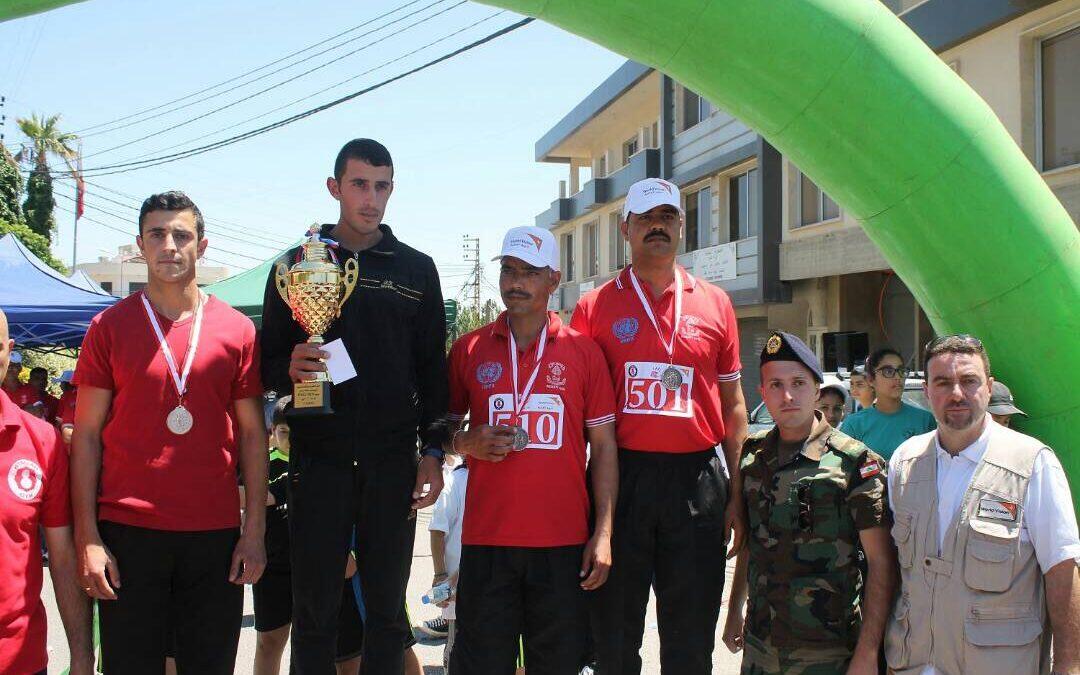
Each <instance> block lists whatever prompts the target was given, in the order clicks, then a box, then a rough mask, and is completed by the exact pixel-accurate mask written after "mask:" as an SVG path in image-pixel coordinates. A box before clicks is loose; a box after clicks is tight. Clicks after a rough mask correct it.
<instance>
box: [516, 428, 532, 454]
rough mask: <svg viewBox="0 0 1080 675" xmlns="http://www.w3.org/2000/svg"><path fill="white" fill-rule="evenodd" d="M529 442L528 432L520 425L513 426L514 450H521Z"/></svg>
mask: <svg viewBox="0 0 1080 675" xmlns="http://www.w3.org/2000/svg"><path fill="white" fill-rule="evenodd" d="M529 443H530V439H529V432H528V431H525V429H524V428H522V427H514V452H521V451H522V450H524V449H525V448H526V447H528V445H529Z"/></svg>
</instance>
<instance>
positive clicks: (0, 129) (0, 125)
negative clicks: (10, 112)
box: [0, 96, 7, 145]
mask: <svg viewBox="0 0 1080 675" xmlns="http://www.w3.org/2000/svg"><path fill="white" fill-rule="evenodd" d="M5 103H7V97H6V96H0V145H3V144H4V132H5V131H6V130H7V129H6V127H7V111H6V110H4V104H5Z"/></svg>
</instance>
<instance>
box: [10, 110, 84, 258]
mask: <svg viewBox="0 0 1080 675" xmlns="http://www.w3.org/2000/svg"><path fill="white" fill-rule="evenodd" d="M15 121H16V123H18V125H19V129H21V130H22V132H23V134H24V135H25V136H26V137H27V138H29V139H30V142H31V149H32V152H33V159H34V169H33V171H31V172H30V179H29V180H28V181H27V184H26V202H24V203H23V213H24V214H25V219H26V224H27V225H29V226H30V229H31V230H33V231H34V232H37V233H38V234H40V235H41V236H43V237H45V239H47V240H48V241H49V242H50V243H52V234H53V232H54V231H55V230H56V219H55V218H54V217H53V208H54V207H55V206H56V201H55V200H54V199H53V194H52V174H51V173H50V170H49V155H56V156H57V157H59V158H60V159H62V160H64V163H65V164H66V165H67V167H68V169H69V170H73V169H74V167H73V166H72V161H73V160H74V159H75V157H76V155H77V153H76V151H75V148H74V147H73V145H74V143H75V141H76V140H78V136H76V135H75V134H72V133H65V132H62V131H60V126H59V124H60V115H52V116H51V117H44V116H38V115H31V116H30V117H29V118H25V117H21V118H17V119H16V120H15ZM21 154H22V153H20V159H22V157H21Z"/></svg>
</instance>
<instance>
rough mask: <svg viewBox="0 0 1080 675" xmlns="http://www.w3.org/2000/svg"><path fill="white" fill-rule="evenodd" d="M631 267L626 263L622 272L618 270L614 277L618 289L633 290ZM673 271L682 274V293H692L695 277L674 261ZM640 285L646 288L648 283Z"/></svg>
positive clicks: (695, 284)
mask: <svg viewBox="0 0 1080 675" xmlns="http://www.w3.org/2000/svg"><path fill="white" fill-rule="evenodd" d="M631 267H633V265H627V266H626V267H624V268H623V271H622V272H619V276H617V277H615V288H617V289H619V290H620V291H624V290H627V289H629V290H631V291H632V290H634V284H633V282H631V281H630V268H631ZM675 273H676V274H682V275H683V292H684V293H692V292H693V291H694V289H695V288H697V279H695V278H694V277H693V275H691V274H690V273H689V272H687V271H686V268H684V267H683V266H682V265H680V264H678V263H675ZM638 281H639V282H640V281H641V280H640V279H638ZM642 286H643V287H646V288H647V287H648V284H642ZM671 287H674V285H672V286H671ZM665 292H666V291H665Z"/></svg>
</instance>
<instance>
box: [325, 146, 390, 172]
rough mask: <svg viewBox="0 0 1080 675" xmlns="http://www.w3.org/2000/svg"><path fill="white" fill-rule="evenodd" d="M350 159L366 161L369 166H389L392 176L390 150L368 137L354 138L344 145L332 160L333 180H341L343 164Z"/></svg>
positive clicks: (343, 170)
mask: <svg viewBox="0 0 1080 675" xmlns="http://www.w3.org/2000/svg"><path fill="white" fill-rule="evenodd" d="M350 159H358V160H360V161H361V162H367V163H368V164H370V165H371V166H388V167H390V177H391V178H393V176H394V160H393V159H391V158H390V151H389V150H387V149H386V146H385V145H383V144H382V143H380V142H378V141H374V140H372V139H370V138H354V139H352V140H351V141H349V142H348V143H346V144H345V145H343V146H341V150H340V151H339V152H338V154H337V159H335V160H334V180H341V176H342V175H344V174H345V165H346V164H348V163H349V160H350Z"/></svg>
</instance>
